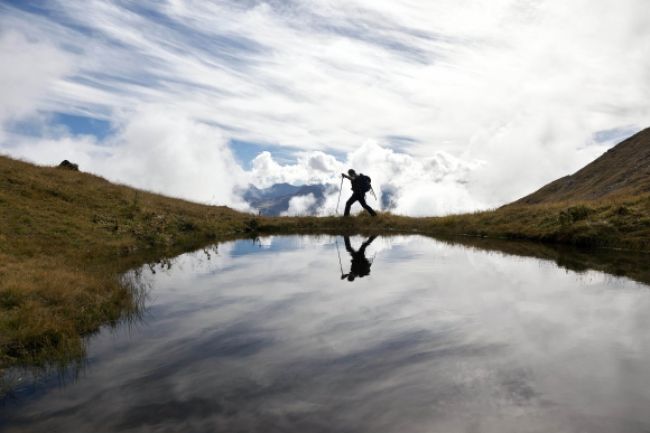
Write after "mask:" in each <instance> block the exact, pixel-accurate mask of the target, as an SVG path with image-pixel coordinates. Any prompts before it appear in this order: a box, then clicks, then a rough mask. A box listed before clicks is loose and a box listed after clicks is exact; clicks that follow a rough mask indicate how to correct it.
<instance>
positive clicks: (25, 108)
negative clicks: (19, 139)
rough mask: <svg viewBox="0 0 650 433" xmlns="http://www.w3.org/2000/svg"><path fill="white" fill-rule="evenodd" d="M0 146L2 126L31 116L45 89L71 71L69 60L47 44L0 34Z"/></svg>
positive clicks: (44, 93)
mask: <svg viewBox="0 0 650 433" xmlns="http://www.w3.org/2000/svg"><path fill="white" fill-rule="evenodd" d="M0 58H1V59H3V67H2V68H0V95H2V97H1V98H0V143H1V142H2V140H3V137H4V131H3V128H2V125H3V124H6V123H8V122H11V121H14V120H20V119H21V118H24V117H26V116H30V115H34V114H35V113H36V110H37V109H38V107H39V106H41V105H42V104H43V98H44V97H45V96H46V94H47V89H48V88H49V87H51V86H53V85H55V84H56V83H57V81H59V80H61V79H63V78H64V77H65V76H66V75H68V74H70V73H71V72H72V70H73V66H72V59H71V56H70V55H68V54H66V53H64V52H62V51H60V50H58V49H56V47H54V46H52V45H51V44H49V43H48V42H46V41H39V40H29V39H27V38H26V37H25V36H24V35H23V34H21V33H18V32H15V31H7V32H0Z"/></svg>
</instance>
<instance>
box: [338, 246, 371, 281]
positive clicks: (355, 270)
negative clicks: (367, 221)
mask: <svg viewBox="0 0 650 433" xmlns="http://www.w3.org/2000/svg"><path fill="white" fill-rule="evenodd" d="M376 237H377V236H371V237H369V238H368V240H367V241H365V242H364V243H362V244H361V247H359V250H357V251H355V250H354V249H353V248H352V245H350V236H344V237H343V241H344V242H345V249H346V250H347V251H348V253H350V256H352V262H351V263H350V272H349V273H347V274H343V275H341V279H344V278H347V279H348V281H354V279H355V278H356V277H359V278H361V277H365V276H366V275H368V274H370V265H372V263H370V261H369V260H368V259H367V258H366V248H368V245H370V244H371V243H372V241H374V240H375V238H376Z"/></svg>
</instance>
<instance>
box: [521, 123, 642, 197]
mask: <svg viewBox="0 0 650 433" xmlns="http://www.w3.org/2000/svg"><path fill="white" fill-rule="evenodd" d="M648 192H650V128H646V129H643V130H641V131H639V132H637V133H636V134H634V135H632V136H631V137H629V138H627V139H625V140H623V141H621V142H620V143H618V144H617V145H615V146H614V147H612V148H611V149H609V150H607V151H606V152H605V153H604V154H602V155H601V156H600V157H598V158H596V159H595V160H594V161H592V162H590V163H589V164H587V165H586V166H584V167H583V168H581V169H580V170H578V171H577V172H575V173H573V174H571V175H568V176H564V177H561V178H559V179H556V180H554V181H553V182H550V183H548V184H546V185H544V186H543V187H541V188H540V189H538V190H537V191H535V192H533V193H532V194H529V195H527V196H525V197H522V198H520V199H519V200H516V201H514V202H513V203H511V204H510V205H522V204H523V205H533V204H543V203H553V202H556V203H558V202H563V201H579V200H587V201H591V200H599V199H605V198H608V197H611V196H615V195H617V196H618V195H620V196H623V195H639V194H645V193H648Z"/></svg>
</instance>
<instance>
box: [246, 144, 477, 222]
mask: <svg viewBox="0 0 650 433" xmlns="http://www.w3.org/2000/svg"><path fill="white" fill-rule="evenodd" d="M482 165H483V163H482V162H481V161H463V160H460V159H458V158H455V157H453V156H452V155H450V154H448V153H446V152H437V153H435V154H434V155H433V156H431V157H428V158H414V157H413V156H411V155H408V154H406V153H400V152H395V151H393V150H391V149H388V148H386V147H382V146H380V145H379V144H378V143H376V142H374V141H372V140H368V141H367V142H366V143H364V144H363V145H362V146H360V147H359V148H358V149H356V150H355V151H353V152H351V153H349V154H348V155H347V158H346V161H345V163H341V162H339V161H337V160H336V159H335V158H334V156H332V155H327V154H325V153H323V152H304V153H301V154H300V155H299V156H298V158H297V161H296V162H295V163H294V164H285V165H282V164H279V163H278V162H276V161H275V160H274V159H273V156H272V155H271V154H270V153H269V152H263V153H261V154H260V155H259V156H258V157H257V158H255V159H254V160H253V164H252V169H251V170H250V171H249V172H248V173H247V175H248V179H249V181H250V182H251V183H253V184H254V185H258V186H262V187H267V186H269V185H272V184H274V183H280V182H287V183H291V184H313V183H320V184H327V185H331V186H332V188H330V189H328V190H329V191H330V193H329V194H327V195H326V198H325V201H324V203H323V205H322V206H321V207H320V209H319V210H318V211H317V213H319V214H322V215H331V214H333V213H334V212H335V207H336V202H337V200H338V194H339V187H340V185H342V186H343V192H342V198H341V201H342V202H341V204H340V205H339V207H340V209H339V210H341V208H342V206H343V203H344V202H345V200H347V198H348V196H349V195H350V192H349V189H350V185H349V181H347V180H346V181H344V182H343V183H342V184H341V183H340V181H341V173H342V172H344V171H347V169H348V168H354V169H355V170H356V171H358V172H361V173H364V174H367V175H369V176H370V177H371V178H372V184H373V189H374V191H375V193H376V195H377V201H376V202H373V201H372V199H371V197H372V195H368V196H367V199H368V200H370V204H371V206H373V207H376V208H377V207H378V208H383V209H386V210H391V211H392V212H394V213H398V214H404V215H418V216H420V215H443V214H449V213H454V212H463V211H469V210H472V209H476V208H480V207H484V206H485V205H484V204H483V203H481V202H480V201H479V200H478V199H477V198H476V197H473V196H471V194H470V192H469V190H468V188H467V185H466V183H467V180H468V179H469V178H470V175H472V174H473V172H474V171H475V170H477V169H479V168H480V167H481V166H482ZM313 204H314V203H307V199H306V198H305V197H297V198H296V203H295V204H294V206H296V210H295V211H293V210H291V209H290V211H289V212H290V214H292V215H295V214H304V213H305V212H306V210H307V209H308V208H309V207H310V206H312V205H313ZM353 209H354V208H353Z"/></svg>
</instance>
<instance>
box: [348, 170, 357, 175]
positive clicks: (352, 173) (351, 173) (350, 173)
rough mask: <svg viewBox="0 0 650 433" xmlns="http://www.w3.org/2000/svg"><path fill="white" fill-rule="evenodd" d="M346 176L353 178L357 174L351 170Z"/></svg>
mask: <svg viewBox="0 0 650 433" xmlns="http://www.w3.org/2000/svg"><path fill="white" fill-rule="evenodd" d="M348 174H349V175H350V176H352V177H354V176H356V175H357V172H356V171H354V170H352V169H349V170H348Z"/></svg>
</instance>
